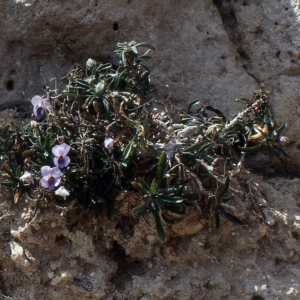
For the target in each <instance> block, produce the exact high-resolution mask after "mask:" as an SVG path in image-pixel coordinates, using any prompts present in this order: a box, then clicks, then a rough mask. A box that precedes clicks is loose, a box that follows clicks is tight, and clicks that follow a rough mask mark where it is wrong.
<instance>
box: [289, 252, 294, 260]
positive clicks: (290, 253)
mask: <svg viewBox="0 0 300 300" xmlns="http://www.w3.org/2000/svg"><path fill="white" fill-rule="evenodd" d="M294 254H295V251H294V250H290V251H289V258H292V257H293V256H294Z"/></svg>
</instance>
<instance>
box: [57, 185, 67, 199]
mask: <svg viewBox="0 0 300 300" xmlns="http://www.w3.org/2000/svg"><path fill="white" fill-rule="evenodd" d="M55 195H58V196H61V197H63V198H64V200H66V197H67V196H69V195H70V193H69V192H68V191H67V190H66V189H65V188H64V187H63V186H61V187H59V188H58V189H57V190H56V191H55Z"/></svg>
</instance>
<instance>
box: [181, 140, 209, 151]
mask: <svg viewBox="0 0 300 300" xmlns="http://www.w3.org/2000/svg"><path fill="white" fill-rule="evenodd" d="M209 144H211V142H208V141H204V142H200V143H196V144H194V145H192V146H190V147H188V148H186V149H184V150H183V152H195V151H198V150H200V149H202V148H203V147H204V146H205V145H209Z"/></svg>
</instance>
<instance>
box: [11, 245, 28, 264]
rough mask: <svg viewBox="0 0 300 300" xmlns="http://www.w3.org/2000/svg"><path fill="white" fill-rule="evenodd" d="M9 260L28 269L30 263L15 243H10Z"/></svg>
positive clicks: (19, 246)
mask: <svg viewBox="0 0 300 300" xmlns="http://www.w3.org/2000/svg"><path fill="white" fill-rule="evenodd" d="M10 250H11V259H12V260H13V261H14V262H15V263H16V264H18V265H20V266H22V267H29V266H30V262H29V261H28V260H27V259H26V257H25V255H24V250H23V247H22V246H21V245H20V244H18V243H17V242H10Z"/></svg>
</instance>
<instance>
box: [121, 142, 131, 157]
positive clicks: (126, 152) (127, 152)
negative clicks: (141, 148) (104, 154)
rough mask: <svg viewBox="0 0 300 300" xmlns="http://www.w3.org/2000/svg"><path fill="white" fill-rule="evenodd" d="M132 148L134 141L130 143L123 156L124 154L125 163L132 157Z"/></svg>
mask: <svg viewBox="0 0 300 300" xmlns="http://www.w3.org/2000/svg"><path fill="white" fill-rule="evenodd" d="M132 146H133V143H132V141H131V142H129V144H128V145H127V146H126V147H125V149H124V152H123V154H122V156H123V160H124V161H125V160H126V159H127V158H128V156H129V155H130V153H131V149H132Z"/></svg>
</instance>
